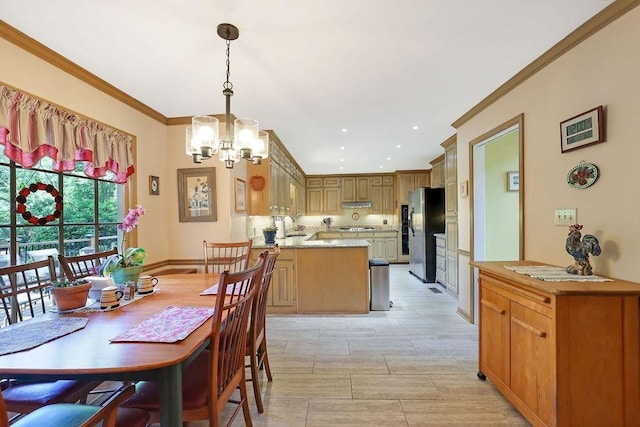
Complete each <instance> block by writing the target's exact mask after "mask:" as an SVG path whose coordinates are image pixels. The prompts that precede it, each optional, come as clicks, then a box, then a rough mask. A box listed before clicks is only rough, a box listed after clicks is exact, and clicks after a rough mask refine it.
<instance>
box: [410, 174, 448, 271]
mask: <svg viewBox="0 0 640 427" xmlns="http://www.w3.org/2000/svg"><path fill="white" fill-rule="evenodd" d="M444 222H445V212H444V188H426V187H422V188H418V189H417V190H415V191H412V192H410V193H409V259H410V262H409V273H411V274H413V275H414V276H416V277H417V278H418V279H420V280H422V281H423V282H424V283H427V282H435V281H436V239H435V237H434V234H436V233H444V231H445V230H444Z"/></svg>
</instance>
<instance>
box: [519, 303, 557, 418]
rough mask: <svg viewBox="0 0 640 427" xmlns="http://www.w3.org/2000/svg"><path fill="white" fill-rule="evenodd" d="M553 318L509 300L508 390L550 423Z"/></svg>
mask: <svg viewBox="0 0 640 427" xmlns="http://www.w3.org/2000/svg"><path fill="white" fill-rule="evenodd" d="M552 327H553V324H552V321H551V319H550V318H548V317H546V316H543V315H542V314H540V313H537V312H535V311H533V310H531V309H530V308H527V307H525V306H523V305H520V304H518V303H516V302H511V367H512V368H511V390H512V391H513V393H514V394H515V395H516V396H518V397H519V398H520V400H522V401H523V402H524V403H525V404H526V405H527V406H528V407H529V408H531V409H532V410H533V412H535V413H536V415H538V417H540V419H542V421H544V422H545V424H546V425H552V419H553V405H554V401H555V395H554V390H553V388H554V378H555V368H554V367H555V363H554V360H555V357H554V353H553V342H554V339H553V337H552V332H553V331H552Z"/></svg>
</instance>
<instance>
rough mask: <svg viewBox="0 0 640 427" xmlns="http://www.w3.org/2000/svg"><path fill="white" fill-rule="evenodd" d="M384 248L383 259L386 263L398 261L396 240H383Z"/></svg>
mask: <svg viewBox="0 0 640 427" xmlns="http://www.w3.org/2000/svg"><path fill="white" fill-rule="evenodd" d="M384 248H385V254H384V258H386V260H387V261H397V260H398V238H397V237H390V238H387V239H384Z"/></svg>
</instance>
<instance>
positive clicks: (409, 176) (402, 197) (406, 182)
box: [396, 171, 431, 205]
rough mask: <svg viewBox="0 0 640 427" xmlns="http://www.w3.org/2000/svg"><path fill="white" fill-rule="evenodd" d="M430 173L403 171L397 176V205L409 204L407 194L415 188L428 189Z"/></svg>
mask: <svg viewBox="0 0 640 427" xmlns="http://www.w3.org/2000/svg"><path fill="white" fill-rule="evenodd" d="M430 175H431V172H430V171H403V172H399V173H398V174H397V179H396V183H397V185H396V190H397V193H396V198H397V200H398V205H407V204H409V193H410V192H411V191H413V190H415V189H416V188H420V187H429V186H430V182H431V178H430Z"/></svg>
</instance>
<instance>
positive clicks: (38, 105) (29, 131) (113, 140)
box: [0, 85, 134, 183]
mask: <svg viewBox="0 0 640 427" xmlns="http://www.w3.org/2000/svg"><path fill="white" fill-rule="evenodd" d="M132 139H133V138H132V137H131V135H128V134H126V133H123V132H120V131H117V130H115V129H110V128H108V127H107V126H105V125H103V124H101V123H97V122H94V121H91V120H86V119H83V118H81V117H79V116H78V115H76V114H73V113H70V112H67V111H65V110H62V109H60V108H58V107H57V106H55V105H52V104H50V103H48V102H46V101H43V100H41V99H38V98H34V97H32V96H30V95H27V94H25V93H22V92H19V91H16V90H13V89H10V88H8V87H6V86H2V85H0V144H3V145H4V146H5V148H4V153H5V155H6V156H7V157H8V158H10V159H11V160H13V161H14V162H16V163H18V164H20V165H21V166H23V167H25V168H31V167H33V166H34V165H36V164H37V163H38V161H40V159H42V158H43V157H45V156H47V157H50V158H52V159H53V160H54V163H53V169H54V170H55V171H58V172H63V171H72V170H74V169H75V166H76V162H84V173H85V175H87V176H89V177H91V178H101V177H103V176H105V175H106V173H107V171H111V172H113V173H114V174H115V179H114V182H117V183H125V182H127V178H128V177H129V176H130V175H132V174H133V172H134V167H133V155H132V154H131V141H132Z"/></svg>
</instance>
